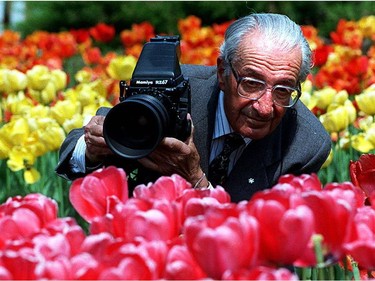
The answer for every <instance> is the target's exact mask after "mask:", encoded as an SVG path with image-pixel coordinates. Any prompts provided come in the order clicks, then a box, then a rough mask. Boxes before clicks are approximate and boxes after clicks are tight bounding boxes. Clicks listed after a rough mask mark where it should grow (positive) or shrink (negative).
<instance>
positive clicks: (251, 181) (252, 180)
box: [247, 178, 255, 184]
mask: <svg viewBox="0 0 375 281" xmlns="http://www.w3.org/2000/svg"><path fill="white" fill-rule="evenodd" d="M247 181H248V182H249V183H250V184H253V183H254V182H255V180H254V179H253V178H249V179H248V180H247Z"/></svg>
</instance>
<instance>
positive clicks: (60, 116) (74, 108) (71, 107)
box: [51, 100, 81, 125]
mask: <svg viewBox="0 0 375 281" xmlns="http://www.w3.org/2000/svg"><path fill="white" fill-rule="evenodd" d="M80 112H81V104H80V103H79V102H72V101H70V100H63V101H58V102H56V104H55V105H54V106H53V107H51V117H52V118H54V119H55V120H56V121H57V122H58V123H59V124H60V125H62V124H64V122H65V120H66V119H70V118H72V117H73V116H74V114H76V113H80Z"/></svg>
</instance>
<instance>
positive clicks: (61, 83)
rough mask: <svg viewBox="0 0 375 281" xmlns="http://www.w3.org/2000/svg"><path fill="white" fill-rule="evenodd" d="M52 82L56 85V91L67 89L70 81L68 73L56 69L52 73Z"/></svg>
mask: <svg viewBox="0 0 375 281" xmlns="http://www.w3.org/2000/svg"><path fill="white" fill-rule="evenodd" d="M51 75H52V82H53V84H54V85H55V88H56V91H61V90H63V89H65V87H66V85H67V81H68V76H67V75H66V73H65V72H64V71H62V70H60V69H54V70H52V71H51Z"/></svg>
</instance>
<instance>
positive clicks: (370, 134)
mask: <svg viewBox="0 0 375 281" xmlns="http://www.w3.org/2000/svg"><path fill="white" fill-rule="evenodd" d="M364 133H365V135H366V139H367V140H369V141H370V142H371V143H372V145H373V146H374V147H375V124H374V123H373V124H372V125H371V126H370V127H369V128H368V129H367V130H366V131H365V132H364Z"/></svg>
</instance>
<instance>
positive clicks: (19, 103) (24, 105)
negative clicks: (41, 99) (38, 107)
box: [3, 91, 34, 115]
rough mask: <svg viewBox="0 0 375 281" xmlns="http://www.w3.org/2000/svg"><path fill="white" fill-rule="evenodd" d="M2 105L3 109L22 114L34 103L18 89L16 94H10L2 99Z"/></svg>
mask: <svg viewBox="0 0 375 281" xmlns="http://www.w3.org/2000/svg"><path fill="white" fill-rule="evenodd" d="M3 106H4V109H5V110H8V111H9V112H11V113H12V114H15V115H23V114H26V113H27V112H29V111H30V109H31V108H32V107H33V106H34V104H33V101H32V100H31V99H30V98H27V97H26V96H25V94H24V93H23V92H22V91H20V92H18V93H17V94H10V95H9V96H8V97H7V98H6V99H5V100H3Z"/></svg>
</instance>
